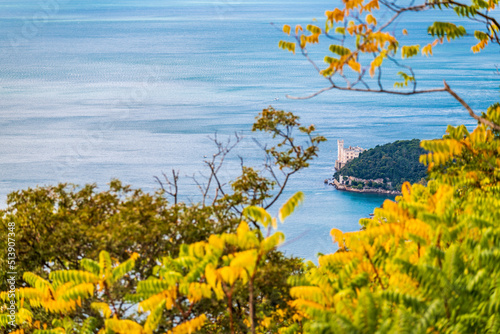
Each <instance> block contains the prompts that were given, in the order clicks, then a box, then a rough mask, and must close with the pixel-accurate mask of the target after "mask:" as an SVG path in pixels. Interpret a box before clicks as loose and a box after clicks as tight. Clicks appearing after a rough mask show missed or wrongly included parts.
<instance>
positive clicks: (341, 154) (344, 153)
mask: <svg viewBox="0 0 500 334" xmlns="http://www.w3.org/2000/svg"><path fill="white" fill-rule="evenodd" d="M337 147H338V157H337V160H336V161H335V169H336V170H340V169H341V168H342V167H344V166H345V164H346V163H347V162H348V161H351V160H352V159H354V158H357V157H359V154H360V153H361V152H363V151H366V150H365V149H364V148H361V147H359V146H356V147H352V146H349V148H344V140H343V139H341V140H337Z"/></svg>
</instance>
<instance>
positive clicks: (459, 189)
mask: <svg viewBox="0 0 500 334" xmlns="http://www.w3.org/2000/svg"><path fill="white" fill-rule="evenodd" d="M497 5H498V1H495V0H492V1H488V2H483V1H472V2H471V3H470V4H465V3H462V2H458V1H454V0H451V1H448V0H444V1H431V2H425V3H422V4H415V2H411V3H410V4H409V5H402V4H399V3H396V1H389V2H387V1H379V0H373V1H343V5H342V6H341V7H339V8H335V9H334V10H332V11H327V12H326V17H327V19H326V21H327V22H326V26H325V29H321V28H319V27H318V26H314V25H310V26H308V27H307V28H306V30H307V31H308V32H309V33H306V32H304V30H303V29H302V27H300V26H298V27H297V28H296V29H295V36H294V37H295V38H296V43H290V42H281V43H280V46H281V47H284V48H285V49H289V50H291V51H294V50H295V48H296V46H297V45H298V48H300V50H301V53H302V54H303V55H304V56H305V57H306V58H307V59H308V60H309V61H310V62H311V63H312V64H313V66H315V68H316V69H317V70H318V72H319V73H320V74H321V75H323V76H325V78H326V80H328V82H329V87H327V88H325V89H323V90H321V91H319V92H317V93H315V94H313V95H311V96H308V97H306V98H310V97H313V96H316V95H318V94H320V93H322V92H324V91H326V90H331V89H338V90H350V91H363V92H367V93H387V94H399V95H412V94H422V93H434V92H447V93H449V94H450V95H451V96H452V97H453V98H455V99H456V100H457V101H458V102H459V103H460V104H461V105H462V106H463V107H464V108H465V109H466V110H467V111H468V113H469V114H470V116H471V117H473V118H474V119H476V120H477V121H478V126H477V128H476V129H474V130H473V131H471V132H469V130H467V128H466V127H465V126H458V127H452V126H449V127H448V129H447V133H446V135H444V136H443V138H442V139H436V140H430V141H423V142H422V144H421V146H422V147H423V148H424V149H425V150H427V151H429V153H427V154H425V155H422V156H421V158H420V160H421V162H423V163H424V164H426V165H427V166H428V177H429V179H430V181H429V183H428V184H427V186H425V185H422V184H414V185H411V184H409V183H405V184H403V186H402V196H398V197H397V198H396V201H395V202H393V201H390V200H386V201H385V202H384V205H383V207H382V208H381V209H375V214H374V217H373V218H371V219H362V220H361V221H360V223H361V225H362V227H363V228H362V230H361V231H358V232H351V233H343V232H342V231H340V230H337V229H332V232H331V234H332V237H333V240H334V242H335V243H337V244H338V245H339V250H338V251H337V252H335V253H333V254H328V255H324V256H321V257H320V258H319V266H313V265H311V266H310V268H309V270H308V272H307V273H306V274H305V275H300V276H298V277H291V278H290V282H291V283H292V284H294V285H295V287H294V288H292V290H291V294H292V296H293V297H295V298H296V302H295V303H296V305H297V307H298V309H299V310H300V311H301V312H303V313H300V312H298V313H297V317H300V316H302V318H301V319H302V320H301V322H300V323H301V324H303V325H304V332H308V333H403V332H405V333H406V332H408V333H429V332H431V333H498V332H500V318H499V314H500V312H499V311H500V298H499V296H500V285H499V282H500V267H499V266H498V263H499V262H498V260H499V258H498V254H500V238H499V236H500V226H499V223H498V222H499V221H500V220H499V218H500V173H499V171H500V150H499V148H500V132H499V130H500V105H499V104H494V105H492V106H490V107H489V108H488V109H487V111H486V112H484V113H482V114H481V115H478V114H477V113H476V112H474V111H473V110H472V109H471V108H470V107H469V106H468V104H467V103H466V102H465V101H464V100H463V99H462V98H461V97H459V96H458V95H457V94H456V93H455V92H454V91H453V90H452V89H451V88H450V87H449V86H448V85H447V84H446V82H445V83H444V88H436V89H431V90H418V89H417V87H416V78H415V76H414V74H413V71H412V70H411V68H410V67H408V66H406V65H403V64H402V63H400V62H399V61H397V60H396V59H395V58H394V57H395V56H396V55H398V54H400V55H401V57H402V58H403V59H406V58H410V57H413V56H416V55H417V54H418V53H419V52H420V51H421V52H422V53H423V54H424V55H427V56H429V55H432V49H433V47H435V46H436V45H437V43H439V42H441V43H443V42H444V40H445V39H446V40H447V41H450V40H452V39H455V38H459V37H462V36H465V35H466V33H467V32H466V29H465V28H464V27H461V26H457V25H455V24H453V23H451V22H434V23H433V24H431V25H430V27H429V28H428V32H429V34H430V35H432V36H433V37H436V38H437V39H436V40H434V41H433V42H431V43H429V44H428V45H426V46H424V47H422V48H421V47H420V46H419V45H404V46H400V43H399V41H398V38H399V36H398V35H397V34H396V33H392V32H389V31H387V30H386V28H387V27H389V26H390V25H391V24H392V23H393V22H394V21H395V20H396V19H397V18H399V17H400V16H402V15H403V14H404V13H407V12H410V11H412V12H422V11H424V10H432V9H443V10H453V11H454V12H455V13H457V15H459V16H461V17H465V18H468V19H470V20H471V21H479V22H481V23H483V24H484V26H485V29H484V30H483V31H481V30H477V29H476V30H474V32H473V34H474V36H475V37H476V38H477V39H478V40H479V43H478V44H477V45H474V46H472V51H473V52H480V51H481V50H482V49H483V48H485V47H486V46H487V45H488V44H496V45H497V46H498V45H500V40H499V37H498V34H499V30H500V25H499V24H498V21H497V20H496V19H495V14H496V13H498V11H495V9H496V6H497ZM382 10H384V11H385V13H392V15H391V16H389V18H388V19H386V20H385V21H383V17H384V16H383V15H381V14H380V13H381V12H382ZM385 17H386V18H387V16H385ZM379 21H380V22H379ZM283 30H284V32H285V33H287V34H290V32H291V28H290V27H289V26H285V27H284V28H283ZM406 33H407V32H406V30H405V29H403V31H402V32H401V34H406ZM322 34H323V35H326V36H327V37H328V38H331V39H334V40H337V41H338V42H336V44H333V45H331V46H330V51H331V52H332V53H333V54H335V55H336V57H330V56H327V57H325V61H326V62H327V63H328V67H327V68H326V69H324V70H321V69H320V68H319V67H318V66H317V65H316V64H315V63H314V61H313V60H311V59H310V58H309V56H308V54H307V49H306V46H307V45H308V44H312V43H318V42H319V36H320V35H322ZM335 34H336V35H335ZM336 36H337V37H336ZM370 55H371V59H370V58H369V57H368V56H370ZM384 60H389V61H391V62H393V63H395V64H396V65H397V66H400V67H401V68H402V69H403V71H401V72H400V73H399V75H400V76H401V77H402V79H403V81H402V82H396V83H395V89H386V88H384V87H383V85H382V81H381V76H382V63H383V61H384ZM344 71H353V72H355V73H357V77H356V79H355V80H354V81H352V80H349V79H348V77H347V76H346V75H345V73H344ZM368 74H369V75H370V76H371V77H373V78H374V80H373V81H372V83H375V85H376V86H377V88H372V86H370V82H368V80H370V79H367V78H366V77H367V75H368ZM339 78H342V79H344V80H345V82H346V84H345V86H341V85H340V84H339V83H338V81H337V79H339ZM361 86H363V87H361ZM400 89H401V90H400ZM384 186H385V184H384ZM297 323H299V322H297ZM296 329H297V326H295V327H293V326H290V327H289V330H290V332H297V331H296Z"/></svg>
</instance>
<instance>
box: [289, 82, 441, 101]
mask: <svg viewBox="0 0 500 334" xmlns="http://www.w3.org/2000/svg"><path fill="white" fill-rule="evenodd" d="M331 89H337V90H346V91H353V92H367V93H385V94H394V95H416V94H424V93H437V92H445V91H446V89H445V88H436V89H425V90H416V91H412V92H398V91H395V90H386V89H377V90H375V89H362V88H348V87H340V86H335V85H334V86H330V87H326V88H323V89H321V90H319V91H317V92H316V93H314V94H311V95H308V96H291V95H287V96H286V97H287V98H288V99H292V100H307V99H311V98H313V97H315V96H317V95H319V94H321V93H323V92H326V91H329V90H331Z"/></svg>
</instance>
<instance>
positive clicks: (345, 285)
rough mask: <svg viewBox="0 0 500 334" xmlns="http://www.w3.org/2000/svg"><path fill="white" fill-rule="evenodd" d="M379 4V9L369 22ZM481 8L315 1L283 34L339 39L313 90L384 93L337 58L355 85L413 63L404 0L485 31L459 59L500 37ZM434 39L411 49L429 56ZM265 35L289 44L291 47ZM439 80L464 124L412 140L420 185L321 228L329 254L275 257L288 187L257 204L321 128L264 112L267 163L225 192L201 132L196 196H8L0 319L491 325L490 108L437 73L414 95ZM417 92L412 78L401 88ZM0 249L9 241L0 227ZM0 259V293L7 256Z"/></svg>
mask: <svg viewBox="0 0 500 334" xmlns="http://www.w3.org/2000/svg"><path fill="white" fill-rule="evenodd" d="M381 5H382V6H383V7H382V8H384V9H385V10H386V12H385V14H387V13H391V12H392V16H390V15H389V16H385V18H386V20H387V21H385V22H381V23H380V24H379V23H378V22H377V19H380V20H382V19H383V17H384V16H382V15H377V13H376V12H377V11H378V10H379V9H380V7H381ZM497 5H498V0H490V1H488V2H485V1H473V2H472V3H470V4H466V3H460V2H457V1H455V0H453V1H451V0H443V1H441V0H439V1H437V2H436V1H432V2H425V3H421V4H416V3H415V2H412V4H411V5H410V7H402V6H403V4H397V5H396V3H395V2H382V1H380V3H379V1H377V0H371V1H362V0H359V1H358V0H352V1H351V0H347V1H344V2H343V4H342V6H341V7H340V8H335V9H334V10H333V11H327V12H326V16H327V22H326V29H324V30H323V29H321V28H319V27H317V26H314V25H310V26H308V27H307V28H306V29H305V31H304V29H303V28H302V27H300V26H298V27H297V28H296V29H295V37H296V38H297V43H298V45H299V47H300V49H301V51H302V53H303V54H304V55H305V56H308V53H307V50H306V49H305V47H306V46H307V45H308V44H312V43H317V42H318V40H319V35H320V34H323V33H328V34H330V33H332V32H333V33H335V34H337V35H338V36H337V37H338V38H337V37H336V39H341V40H342V43H339V44H333V45H332V46H331V47H330V51H332V53H334V54H335V55H336V56H335V57H336V58H333V57H327V58H326V59H325V61H326V62H327V63H328V64H329V67H328V68H327V69H326V70H324V71H321V74H322V75H324V76H325V77H327V80H329V82H330V83H331V86H330V87H329V88H328V89H343V90H353V89H357V90H360V91H377V92H382V93H397V91H391V90H385V89H383V88H382V84H381V81H380V80H378V83H379V86H380V87H379V88H377V90H370V89H369V88H359V89H358V88H353V87H354V86H353V83H349V82H348V85H347V86H346V87H341V86H337V85H336V84H335V83H334V81H333V80H334V76H336V75H338V76H342V77H343V78H345V80H347V81H348V80H349V79H348V77H347V76H345V75H344V73H343V71H344V67H345V70H346V71H347V70H348V69H351V70H352V71H354V72H356V73H359V76H358V79H357V81H356V83H359V82H362V81H363V78H364V74H365V72H368V73H370V74H371V75H372V76H374V75H375V74H379V75H380V74H381V72H380V67H381V66H382V62H383V61H384V59H389V60H394V56H395V55H398V54H399V55H402V57H403V58H409V57H413V56H416V55H417V54H418V52H419V51H420V46H419V45H405V46H400V44H399V42H398V39H397V37H398V36H396V29H392V31H393V32H392V33H389V32H385V30H384V29H385V28H386V27H388V26H390V25H391V24H392V22H394V21H395V20H396V19H397V18H398V17H399V15H401V14H402V13H404V12H407V11H413V12H420V11H425V10H431V9H436V8H439V9H452V10H453V11H454V12H455V13H456V14H458V15H459V16H461V17H466V18H472V19H474V20H475V21H480V22H483V23H484V24H485V27H486V29H485V31H480V30H475V31H474V32H473V35H474V37H475V38H476V39H478V40H479V42H478V44H477V45H474V46H473V47H472V50H473V51H474V52H479V51H481V50H482V49H483V48H485V47H486V46H487V45H488V44H500V38H499V36H498V32H499V31H500V25H499V24H498V22H497V21H496V20H495V19H494V18H492V17H491V16H489V13H490V12H491V11H493V10H495V8H496V6H497ZM428 13H429V11H425V14H424V15H427V16H428ZM361 14H362V15H361ZM372 14H373V15H372ZM335 24H337V27H335ZM284 31H285V33H287V34H290V32H291V29H290V27H289V26H285V27H284ZM428 32H429V34H430V35H432V36H434V37H437V42H439V41H441V42H444V39H445V38H446V39H447V40H448V41H449V40H450V39H454V38H459V37H462V36H465V35H466V34H467V32H466V29H465V28H463V27H457V26H456V25H454V24H453V23H450V22H435V23H433V24H432V25H431V26H430V27H429V30H428ZM401 34H403V35H406V34H408V32H407V31H405V30H403V31H402V32H401ZM329 36H330V37H332V36H331V35H329ZM333 39H335V38H333ZM346 39H349V40H348V41H347V42H346V43H344V41H345V40H346ZM351 39H352V40H351ZM348 42H351V44H352V45H353V50H351V49H349V48H348V47H347V45H348ZM437 42H432V43H430V44H429V45H427V46H425V47H423V48H422V50H421V51H422V53H423V54H426V55H430V54H432V48H433V47H435V46H436V45H437ZM340 44H341V45H340ZM351 44H349V45H351ZM280 46H281V47H283V48H285V49H289V50H291V51H295V47H296V44H294V43H290V42H281V43H280ZM360 54H368V55H372V56H374V59H373V60H371V61H370V63H369V65H368V66H365V67H362V65H361V64H360V62H363V61H366V58H363V57H359V55H360ZM396 63H397V62H396ZM402 68H404V69H405V70H408V71H409V74H408V73H407V72H400V74H399V75H400V76H401V77H402V78H403V82H397V83H396V85H395V86H396V88H404V87H407V86H408V85H413V83H415V81H416V79H415V77H414V76H413V72H411V71H410V70H409V68H408V67H402ZM363 82H364V81H363ZM364 84H365V87H368V84H367V83H366V82H364ZM437 91H441V92H447V93H449V94H450V95H451V96H452V97H454V98H455V99H456V100H457V101H458V102H459V103H460V104H462V106H463V107H464V108H465V109H466V110H467V111H468V112H469V114H470V115H471V117H473V118H474V119H476V120H477V121H478V125H477V127H476V128H475V129H473V130H471V131H469V130H468V129H467V128H466V127H465V126H457V127H453V126H449V127H448V129H447V131H446V134H445V135H444V136H443V138H442V139H436V140H431V141H424V142H422V143H421V145H422V147H423V149H425V150H426V151H427V152H429V153H427V154H425V155H422V156H421V157H420V161H421V162H422V163H423V164H425V165H426V166H427V168H428V177H429V180H430V181H429V182H428V184H427V185H422V184H413V185H411V184H410V183H408V182H405V183H404V184H403V186H402V188H401V192H402V195H401V196H398V197H397V198H396V200H395V201H390V200H386V201H385V202H384V204H383V207H382V208H378V209H375V212H374V217H373V218H371V219H362V220H361V221H360V223H361V225H362V227H363V229H361V230H360V231H356V232H350V233H343V232H342V231H339V230H338V229H335V228H333V229H332V231H331V234H332V237H333V241H334V242H335V243H336V244H338V247H339V249H338V251H336V252H335V253H332V254H326V255H322V256H320V257H319V265H315V264H313V263H310V262H309V263H302V262H301V261H299V260H297V259H289V258H286V257H284V256H283V255H282V254H281V253H280V252H278V251H277V250H276V248H277V246H278V245H280V244H281V243H282V242H283V241H284V235H283V234H282V233H279V232H275V233H273V231H275V229H276V227H277V224H278V221H281V222H283V221H285V220H286V218H287V217H288V216H289V215H290V214H291V213H292V211H293V210H294V208H295V207H296V206H297V205H299V204H300V202H301V201H302V200H303V195H302V193H300V192H298V193H296V194H295V195H294V196H292V197H291V198H289V199H288V200H287V201H286V202H285V204H283V205H282V207H281V208H280V209H279V210H277V212H278V214H277V217H273V215H271V214H270V213H269V210H271V209H273V204H274V203H276V200H277V199H278V198H279V197H280V195H281V194H282V193H283V189H284V187H285V186H286V184H287V182H288V180H289V178H290V177H291V176H292V175H293V174H295V173H296V172H298V171H299V170H301V169H302V168H305V167H307V166H308V164H309V161H310V160H311V159H312V158H314V157H315V156H316V152H317V145H318V144H319V143H320V142H322V141H323V140H324V138H322V137H320V136H316V135H314V127H313V126H310V127H304V126H301V125H300V124H299V123H298V117H296V116H294V115H293V114H291V113H287V112H284V111H278V110H274V109H272V108H269V109H265V110H264V111H263V112H262V113H261V115H259V117H258V119H257V122H256V123H255V125H254V130H256V131H267V132H269V133H271V134H272V136H273V138H277V139H278V142H277V143H275V145H273V146H271V147H270V148H268V149H267V154H268V160H267V161H268V162H267V163H266V164H265V169H266V170H267V171H268V172H269V173H268V174H264V173H263V172H264V171H259V170H255V169H253V168H250V167H246V166H243V167H242V174H241V176H240V177H239V178H237V179H236V180H234V181H233V182H232V183H230V185H228V186H224V185H223V184H221V182H220V179H219V176H218V174H217V171H218V170H219V169H220V166H221V165H220V163H221V161H223V158H224V157H225V155H226V154H227V150H228V148H227V147H226V146H224V145H222V144H221V143H217V144H218V145H217V147H218V150H219V151H218V153H216V154H215V155H214V160H209V161H207V167H208V168H209V170H210V174H209V176H208V178H207V179H208V180H209V181H210V182H208V186H207V187H203V186H202V185H201V184H200V189H201V190H202V195H203V196H202V197H203V199H202V201H201V203H199V204H184V203H179V202H178V197H177V193H178V192H177V190H178V189H177V184H176V174H175V173H173V179H171V180H170V181H169V180H166V181H167V183H166V186H165V187H164V189H163V190H164V192H161V193H158V194H154V195H149V194H144V193H142V192H141V191H140V190H131V189H130V188H128V187H124V186H122V185H121V184H120V183H119V182H113V183H112V184H111V185H110V189H109V191H104V192H97V191H96V190H95V187H93V186H87V187H84V188H83V189H79V190H76V189H72V188H68V186H65V185H61V186H58V187H47V188H36V189H28V190H26V191H20V192H16V193H13V194H11V195H10V196H9V201H8V203H7V206H8V207H7V208H6V209H5V210H1V211H0V226H1V229H2V235H9V236H10V234H12V233H14V232H12V231H15V233H16V238H18V240H16V245H17V246H16V247H18V249H19V255H18V258H19V263H18V264H17V268H16V269H17V271H18V272H19V273H22V274H23V276H22V278H23V281H20V282H19V283H21V284H18V285H17V286H16V287H17V289H16V290H15V293H14V292H12V291H7V292H3V293H1V294H0V299H1V300H2V305H1V306H0V308H1V313H0V326H2V327H4V328H6V329H7V330H8V331H11V330H13V329H15V331H14V332H12V333H16V334H21V333H35V334H53V333H84V334H96V333H100V334H113V333H118V334H153V333H165V332H167V333H194V332H199V333H253V334H254V333H257V332H258V333H325V334H326V333H356V334H357V333H363V334H373V333H377V334H378V333H380V334H382V333H419V334H420V333H422V334H423V333H450V334H452V333H492V334H493V333H500V265H499V264H500V225H499V221H500V104H494V105H492V106H490V107H489V108H488V109H487V110H486V111H485V112H484V113H482V114H481V116H479V115H478V114H476V113H475V112H474V111H473V110H472V109H471V108H470V106H468V105H467V103H466V102H465V101H464V100H463V99H462V98H460V97H459V96H458V95H457V94H456V93H455V92H454V91H453V90H451V88H450V87H449V86H448V85H447V84H446V83H445V87H444V88H443V89H436V90H429V92H437ZM416 92H417V91H416V86H413V90H410V91H408V92H407V93H408V94H413V93H416ZM423 92H425V91H418V93H423ZM294 129H295V130H296V131H297V130H298V131H299V132H300V133H301V134H302V135H303V136H305V137H306V138H308V140H309V142H308V144H307V146H301V145H297V142H298V139H296V138H293V137H291V133H292V130H294ZM217 158H221V160H220V161H219V162H220V163H219V162H217V161H216V159H217ZM269 161H272V163H270V162H269ZM273 166H276V167H277V168H276V169H272V167H273ZM172 180H173V181H172ZM211 186H212V187H214V188H211ZM210 190H214V192H213V195H212V196H209V195H208V194H209V193H211V192H210ZM165 194H170V195H171V196H172V198H173V201H172V202H168V201H166V200H165V199H164V198H163V196H164V195H165ZM305 223H310V222H305ZM191 225H193V226H191ZM149 229H157V230H153V231H152V232H150V231H149ZM51 237H52V239H50V238H51ZM115 238H118V240H115ZM45 239H46V240H47V242H44V240H45ZM38 243H41V246H37V245H38ZM72 244H74V245H75V247H71V245H72ZM68 245H70V246H69V247H68ZM0 247H1V248H2V249H9V247H11V246H10V245H8V244H7V240H6V238H2V239H1V240H0ZM97 248H102V249H97ZM8 251H9V252H10V251H11V250H8ZM151 256H157V258H156V259H153V260H152V259H151V258H150V257H151ZM0 266H1V269H2V271H1V272H2V274H3V275H5V276H4V278H3V279H4V280H5V281H6V282H7V283H4V282H2V284H5V288H6V289H9V288H10V287H11V286H13V284H11V283H10V282H11V280H10V281H7V278H9V279H10V278H11V276H10V275H9V274H8V273H7V272H8V271H9V264H8V263H7V262H6V260H5V257H2V258H1V259H0ZM28 270H29V271H28ZM19 285H21V286H19ZM12 309H13V310H14V312H12V313H11V312H10V310H12ZM11 314H12V317H11Z"/></svg>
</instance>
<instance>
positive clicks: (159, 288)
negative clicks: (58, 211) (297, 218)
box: [0, 192, 304, 334]
mask: <svg viewBox="0 0 500 334" xmlns="http://www.w3.org/2000/svg"><path fill="white" fill-rule="evenodd" d="M303 198H304V196H303V194H302V193H300V192H299V193H296V194H295V195H294V196H292V197H291V198H290V199H289V200H288V201H287V202H286V203H285V204H283V206H282V207H281V208H280V210H279V220H280V221H281V222H284V220H285V219H286V218H287V217H288V216H289V215H290V214H291V213H292V212H293V211H294V209H295V208H296V207H297V206H298V205H300V203H301V202H302V201H303ZM277 219H278V218H273V217H271V215H270V214H269V213H268V212H267V211H266V210H265V209H263V208H262V207H257V206H249V207H247V208H245V210H244V220H243V221H242V222H241V223H240V224H239V225H238V228H237V229H236V231H235V232H234V233H222V234H211V235H210V237H209V238H206V239H205V240H203V241H198V242H195V243H192V244H189V245H187V244H183V245H182V246H181V247H180V249H179V252H178V254H176V255H175V256H168V255H166V256H163V257H162V258H161V259H158V263H159V264H158V265H157V266H156V267H155V269H154V271H153V274H152V275H151V276H150V277H148V278H147V279H143V278H141V275H138V272H137V271H135V267H136V266H135V262H136V260H137V259H138V257H139V254H137V253H133V254H131V256H130V258H129V259H128V260H126V261H124V262H122V263H119V262H116V261H113V259H112V257H111V256H110V254H109V253H108V252H106V251H101V252H100V254H99V260H98V261H94V260H92V259H87V258H84V259H82V260H81V261H79V262H80V268H81V269H78V270H67V269H66V270H56V271H52V272H51V273H50V275H49V279H47V280H46V279H43V278H42V277H40V276H38V275H36V274H34V273H30V272H26V273H24V275H23V277H24V279H25V281H26V282H27V283H28V284H29V286H27V287H23V288H20V289H19V290H18V292H17V294H16V301H17V306H18V308H19V310H18V312H17V316H16V322H17V323H18V324H19V326H21V327H22V328H23V330H24V329H26V330H27V331H28V330H31V329H32V328H33V327H34V328H37V329H36V330H35V331H34V333H36V334H48V333H56V332H57V333H72V332H75V331H78V332H80V333H95V332H96V331H99V333H141V334H142V333H145V334H150V333H158V332H161V333H163V332H165V331H168V332H169V333H192V332H193V331H198V330H202V328H203V329H204V331H207V332H211V333H213V332H221V333H228V332H229V333H236V332H247V331H248V330H250V332H251V333H256V332H257V330H258V331H259V332H262V331H266V330H268V329H269V328H270V326H271V319H272V317H273V316H274V314H275V310H276V309H277V308H279V307H280V306H281V307H282V308H283V309H284V310H286V308H287V304H286V299H285V300H282V299H281V298H280V299H279V300H276V304H275V305H273V307H272V308H266V304H268V302H267V301H266V299H267V300H269V299H271V297H272V296H270V295H268V294H267V293H266V289H265V288H264V287H263V286H261V285H260V284H257V283H259V281H262V279H263V278H264V279H265V280H266V282H267V283H269V282H270V280H269V278H270V276H269V274H270V273H272V270H269V269H270V268H269V267H270V265H275V264H276V263H272V262H271V261H273V254H276V251H275V249H276V247H277V246H278V245H279V244H280V243H282V242H283V241H284V235H283V234H282V233H280V232H275V233H273V234H271V233H270V232H271V229H272V228H276V227H277ZM245 220H248V221H254V222H257V223H258V224H259V225H260V226H262V227H263V228H266V229H267V231H268V232H267V236H264V235H263V233H262V232H261V231H260V230H259V229H253V230H252V229H250V227H249V225H248V223H247V222H246V221H245ZM281 270H283V268H281ZM285 272H286V270H285ZM264 275H265V276H264ZM130 280H133V281H135V282H136V284H135V285H136V286H137V290H135V291H132V290H130V289H129V293H128V294H126V295H123V294H120V291H121V290H122V289H121V288H120V287H122V286H124V285H128V284H129V281H130ZM278 283H280V282H278ZM283 283H284V282H283ZM284 285H286V284H284ZM116 291H118V293H116ZM243 291H246V292H247V293H246V294H243V296H246V297H247V298H248V301H247V302H244V301H243V303H241V304H240V302H242V300H241V297H242V295H241V293H242V292H243ZM285 293H286V292H285ZM0 299H1V300H3V301H9V299H10V297H9V293H8V292H3V293H1V294H0ZM214 301H216V302H215V303H214ZM217 301H220V302H217ZM219 303H222V304H221V305H218V304H219ZM123 304H128V305H129V308H128V309H127V312H126V313H123V312H121V310H120V306H121V305H123ZM214 304H216V305H214ZM84 305H89V306H90V310H93V311H94V313H93V314H92V315H90V316H89V313H88V312H86V315H87V316H86V317H81V318H79V317H75V313H76V311H77V310H78V309H80V308H83V307H84ZM220 306H223V308H225V309H226V310H227V312H228V315H229V319H228V321H227V323H226V321H225V319H224V317H222V316H221V313H220V311H219V308H220ZM236 308H238V309H239V310H236ZM40 309H41V310H43V311H44V312H46V313H48V314H51V315H53V318H52V326H51V327H53V329H46V328H47V327H48V324H47V323H41V322H40V319H39V318H38V317H36V316H40V315H41V314H43V312H35V311H37V310H40ZM242 309H243V310H242ZM172 310H176V311H177V312H171V311H172ZM146 312H147V313H148V314H147V315H144V313H146ZM35 315H36V316H35ZM32 318H35V319H36V321H33V319H32ZM8 322H9V317H8V316H7V315H4V314H0V325H1V326H5V325H6V324H7V323H8ZM41 327H43V328H44V329H43V330H42V329H40V328H41Z"/></svg>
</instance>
